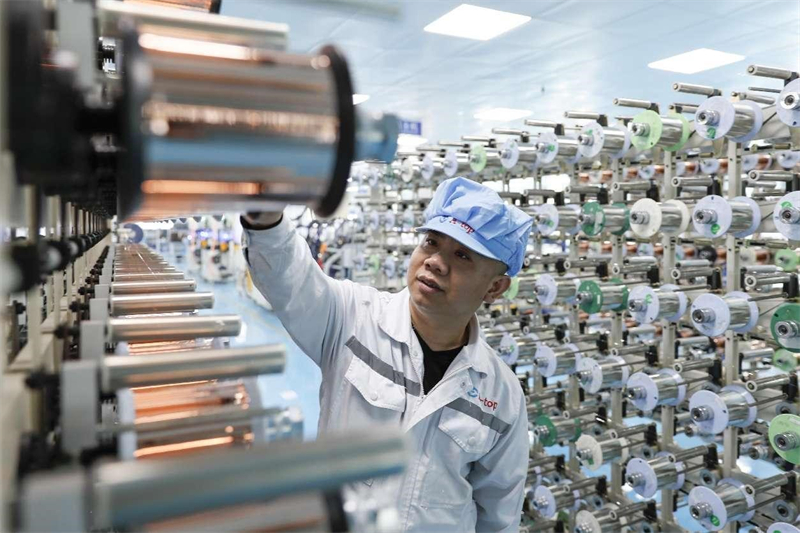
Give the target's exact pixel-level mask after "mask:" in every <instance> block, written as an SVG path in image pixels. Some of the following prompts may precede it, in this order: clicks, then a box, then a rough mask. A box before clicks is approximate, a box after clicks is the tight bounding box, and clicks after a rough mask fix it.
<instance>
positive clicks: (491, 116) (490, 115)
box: [473, 107, 533, 122]
mask: <svg viewBox="0 0 800 533" xmlns="http://www.w3.org/2000/svg"><path fill="white" fill-rule="evenodd" d="M531 113H533V111H530V110H528V109H512V108H510V107H494V108H492V109H486V110H484V111H479V112H478V113H475V114H474V115H473V117H474V118H477V119H478V120H498V121H501V122H507V121H509V120H516V119H518V118H522V117H527V116H528V115H530V114H531Z"/></svg>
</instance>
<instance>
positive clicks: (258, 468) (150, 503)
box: [20, 428, 410, 531]
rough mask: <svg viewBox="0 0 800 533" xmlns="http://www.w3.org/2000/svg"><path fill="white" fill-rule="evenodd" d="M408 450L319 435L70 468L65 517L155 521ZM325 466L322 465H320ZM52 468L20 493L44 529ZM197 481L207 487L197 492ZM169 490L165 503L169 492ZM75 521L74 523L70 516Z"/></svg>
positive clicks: (368, 465) (74, 525)
mask: <svg viewBox="0 0 800 533" xmlns="http://www.w3.org/2000/svg"><path fill="white" fill-rule="evenodd" d="M409 453H410V450H409V448H408V445H407V442H406V440H405V439H404V438H402V432H401V431H400V430H399V429H398V430H394V429H393V428H384V429H383V430H382V431H380V432H379V433H375V432H367V433H358V434H354V433H351V434H349V435H347V436H341V435H338V436H335V435H330V436H327V437H325V438H322V439H319V440H318V441H315V442H304V443H296V442H292V443H270V444H269V445H268V446H253V447H251V448H250V449H225V450H218V451H212V452H208V453H197V454H193V455H188V456H185V457H178V458H174V459H171V460H169V461H122V462H113V463H102V464H99V465H97V466H94V467H93V468H92V469H91V470H90V471H89V472H88V474H84V473H83V471H73V472H71V473H64V474H63V475H62V478H60V481H64V482H65V483H68V484H69V485H71V486H72V487H75V488H76V490H74V491H73V494H74V495H75V501H76V507H75V509H77V510H79V511H78V512H77V513H75V514H74V515H70V516H69V517H62V522H61V524H60V525H61V526H62V527H63V528H64V529H67V530H70V531H88V530H91V529H111V528H117V529H119V528H136V526H141V525H143V524H147V523H149V522H154V521H157V520H164V519H168V518H172V517H177V516H183V515H188V514H192V513H196V512H201V511H209V510H212V509H217V508H221V507H226V506H229V505H231V504H234V503H238V504H245V503H251V502H263V501H265V500H268V499H271V498H275V497H278V496H284V495H287V494H294V493H298V492H303V491H306V490H308V488H309V487H314V488H316V489H318V490H323V491H325V490H331V489H334V488H337V487H340V486H341V485H343V484H346V483H351V482H355V481H359V480H365V479H368V478H373V477H380V476H389V475H395V474H399V473H401V472H402V471H403V469H404V468H405V465H406V463H407V460H408V457H409ZM320 465H323V467H320ZM52 485H53V478H52V474H39V475H34V476H31V477H30V478H29V479H28V480H27V482H26V484H25V487H24V489H23V491H22V494H21V495H20V499H21V504H20V505H21V508H22V512H21V515H22V518H21V520H22V523H23V527H24V528H25V529H27V530H30V531H42V530H43V522H42V521H46V519H47V517H46V516H44V515H46V514H47V513H42V512H41V509H42V502H43V501H49V500H47V495H48V494H49V493H48V490H52ZM198 487H203V490H201V491H198ZM165 494H168V495H169V499H168V500H167V502H168V504H166V505H165V499H164V495H165ZM67 522H69V523H67Z"/></svg>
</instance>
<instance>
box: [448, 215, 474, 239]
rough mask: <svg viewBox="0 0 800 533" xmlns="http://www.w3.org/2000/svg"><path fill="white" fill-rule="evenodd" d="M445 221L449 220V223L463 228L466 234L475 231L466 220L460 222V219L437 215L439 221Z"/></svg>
mask: <svg viewBox="0 0 800 533" xmlns="http://www.w3.org/2000/svg"><path fill="white" fill-rule="evenodd" d="M447 221H449V222H450V223H451V224H453V225H455V226H458V227H460V228H461V229H463V230H464V231H466V232H467V235H470V234H472V233H475V230H474V229H473V228H472V226H470V225H469V224H467V223H466V222H461V221H460V220H458V219H457V218H454V217H446V216H441V217H439V222H447Z"/></svg>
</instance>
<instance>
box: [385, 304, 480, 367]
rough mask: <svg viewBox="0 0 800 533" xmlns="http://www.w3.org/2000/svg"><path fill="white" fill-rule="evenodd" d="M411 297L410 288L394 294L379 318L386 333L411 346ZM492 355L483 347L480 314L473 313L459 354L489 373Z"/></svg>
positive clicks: (470, 364) (472, 364)
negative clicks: (467, 334)
mask: <svg viewBox="0 0 800 533" xmlns="http://www.w3.org/2000/svg"><path fill="white" fill-rule="evenodd" d="M410 298H411V295H410V294H409V292H408V288H405V289H403V290H402V291H400V292H398V293H395V294H392V295H391V297H390V300H389V302H388V303H387V304H386V305H385V306H384V307H383V311H382V312H381V316H380V318H379V319H378V325H379V326H380V328H381V329H382V330H383V332H384V333H386V334H387V335H389V336H390V337H391V338H393V339H394V340H396V341H397V342H401V343H403V344H405V345H407V346H408V347H409V348H410V347H411V346H412V345H413V343H412V338H413V337H414V331H413V329H412V328H411V310H410V309H409V306H410V305H411V304H410V301H409V299H410ZM491 356H492V354H490V353H489V352H488V351H487V350H485V349H483V346H482V344H481V339H480V325H479V324H478V316H477V315H472V319H471V320H470V323H469V340H468V341H467V345H466V346H464V349H463V350H462V351H461V354H459V359H462V358H463V359H464V360H466V362H467V364H468V366H471V367H472V368H474V369H475V370H476V371H477V372H481V373H483V374H488V373H489V361H488V360H487V358H488V357H491Z"/></svg>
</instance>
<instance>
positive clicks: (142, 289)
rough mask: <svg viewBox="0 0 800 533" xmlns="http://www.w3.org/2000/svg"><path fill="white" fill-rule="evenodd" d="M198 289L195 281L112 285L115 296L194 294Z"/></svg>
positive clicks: (118, 283) (119, 282) (136, 282)
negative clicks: (160, 293) (164, 293)
mask: <svg viewBox="0 0 800 533" xmlns="http://www.w3.org/2000/svg"><path fill="white" fill-rule="evenodd" d="M196 288H197V283H196V282H195V281H194V280H193V279H183V280H174V281H115V282H113V283H111V292H112V293H113V294H119V295H123V294H149V293H154V292H155V293H158V292H192V291H194V290H195V289H196Z"/></svg>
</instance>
